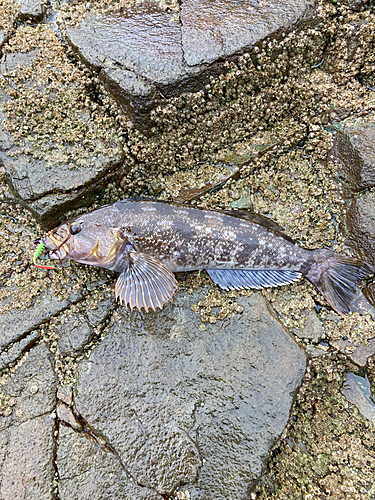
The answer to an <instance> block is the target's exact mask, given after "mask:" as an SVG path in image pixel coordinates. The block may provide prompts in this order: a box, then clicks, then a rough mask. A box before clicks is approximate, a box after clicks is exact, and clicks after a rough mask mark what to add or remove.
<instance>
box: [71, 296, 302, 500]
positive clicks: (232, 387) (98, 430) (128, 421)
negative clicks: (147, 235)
mask: <svg viewBox="0 0 375 500" xmlns="http://www.w3.org/2000/svg"><path fill="white" fill-rule="evenodd" d="M206 293H207V289H204V288H203V289H200V290H198V291H196V292H194V293H193V294H192V295H188V294H182V293H180V294H179V295H178V297H177V299H176V301H175V303H173V304H169V305H168V306H167V307H166V308H165V309H164V310H163V311H161V312H160V311H159V312H157V313H150V314H147V315H145V314H141V313H135V312H134V311H133V313H130V312H125V311H124V315H123V319H122V320H121V321H120V322H115V323H114V325H113V326H111V327H110V328H109V330H108V332H107V335H106V337H105V338H104V340H103V341H102V342H101V343H100V345H99V346H98V347H97V348H96V349H95V350H94V351H93V352H92V353H91V355H90V357H89V358H88V359H87V360H85V361H82V362H81V364H80V366H79V370H78V371H79V373H78V381H79V382H78V385H77V387H76V393H75V402H76V411H77V412H78V413H79V415H80V416H81V418H83V419H84V421H85V425H86V426H87V427H88V428H89V429H91V431H92V432H93V433H94V434H95V435H98V436H101V438H104V439H105V441H106V442H107V444H108V445H109V446H110V448H111V449H112V450H114V451H115V452H116V454H117V455H118V457H119V458H120V459H121V462H122V464H123V467H124V469H125V470H126V473H127V475H128V477H130V478H131V480H132V481H133V482H134V484H136V485H142V487H145V488H150V489H152V490H153V491H154V492H155V493H158V494H167V495H172V494H173V493H174V492H176V491H177V490H178V489H179V488H180V487H182V489H184V490H188V491H189V495H190V499H191V500H195V499H198V498H215V500H228V499H229V498H236V500H241V499H245V498H248V490H249V487H250V485H251V484H252V482H253V481H254V480H255V479H256V478H258V477H259V476H260V473H261V468H262V465H263V460H264V458H265V457H266V456H267V454H268V451H269V449H270V447H271V446H272V445H273V444H274V443H275V440H276V439H277V438H278V437H279V436H280V434H281V432H282V431H283V429H284V427H285V425H286V423H287V421H288V417H289V411H290V408H291V405H292V400H293V393H294V390H295V389H296V388H297V387H298V385H299V383H300V381H301V378H302V377H303V374H304V371H305V366H306V357H305V354H304V352H303V351H302V350H301V349H300V348H299V347H298V346H297V344H296V343H295V342H294V341H293V340H292V339H291V338H290V336H289V335H288V334H287V333H286V332H285V331H284V330H283V328H282V327H281V325H280V323H279V322H278V321H277V320H276V319H275V317H274V316H273V315H272V314H271V313H270V312H269V310H268V308H267V303H266V301H265V299H264V298H263V297H262V295H261V294H259V293H256V294H254V295H252V296H251V297H250V298H241V299H238V302H239V303H240V304H241V305H242V306H243V307H244V312H243V314H242V315H238V316H235V317H234V318H233V319H232V320H231V321H230V323H229V324H227V325H226V326H225V324H222V325H221V326H220V324H218V323H217V324H215V325H207V326H206V328H205V329H203V331H202V329H201V328H200V323H201V322H200V318H199V316H198V315H197V314H196V313H194V312H193V311H192V310H191V306H192V305H193V304H196V303H197V302H198V301H199V300H202V299H203V298H204V296H205V295H206ZM182 485H183V486H182ZM77 498H87V495H86V496H85V495H84V494H83V493H82V494H81V496H79V497H77Z"/></svg>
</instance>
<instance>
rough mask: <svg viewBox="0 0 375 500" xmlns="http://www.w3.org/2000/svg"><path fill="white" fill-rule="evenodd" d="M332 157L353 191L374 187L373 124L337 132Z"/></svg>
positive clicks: (349, 127)
mask: <svg viewBox="0 0 375 500" xmlns="http://www.w3.org/2000/svg"><path fill="white" fill-rule="evenodd" d="M332 157H333V159H334V160H335V161H336V162H337V164H338V166H339V174H340V175H342V176H343V177H344V178H345V180H346V181H347V182H349V183H350V185H351V186H352V188H353V189H356V190H362V189H366V188H369V187H373V186H375V124H355V125H352V126H346V127H345V129H344V130H343V131H339V132H337V134H336V136H335V140H334V144H333V149H332Z"/></svg>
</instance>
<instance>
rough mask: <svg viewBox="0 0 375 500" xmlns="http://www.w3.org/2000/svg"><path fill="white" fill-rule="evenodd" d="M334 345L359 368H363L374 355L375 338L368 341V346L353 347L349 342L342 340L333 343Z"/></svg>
mask: <svg viewBox="0 0 375 500" xmlns="http://www.w3.org/2000/svg"><path fill="white" fill-rule="evenodd" d="M336 345H337V347H338V348H339V349H340V351H341V352H342V353H343V354H345V355H346V356H347V357H348V358H349V359H350V360H351V361H353V363H355V364H356V365H358V366H360V367H361V368H364V367H365V366H366V365H367V361H368V359H369V358H370V357H371V356H373V355H374V354H375V338H373V339H369V341H368V345H366V344H361V345H359V346H353V344H352V343H351V342H350V341H349V340H343V339H340V340H337V341H335V346H336ZM353 348H354V350H353Z"/></svg>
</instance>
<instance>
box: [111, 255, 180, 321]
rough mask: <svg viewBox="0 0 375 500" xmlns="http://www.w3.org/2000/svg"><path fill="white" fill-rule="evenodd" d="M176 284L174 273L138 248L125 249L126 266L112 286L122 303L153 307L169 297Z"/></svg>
mask: <svg viewBox="0 0 375 500" xmlns="http://www.w3.org/2000/svg"><path fill="white" fill-rule="evenodd" d="M177 288H178V283H177V281H176V278H175V277H174V274H173V273H172V272H171V271H170V270H169V269H168V268H166V267H165V266H164V265H163V264H162V263H161V262H160V260H158V259H156V258H155V257H151V256H150V255H146V254H144V253H141V252H129V254H128V267H127V268H126V269H124V270H123V271H122V273H121V274H120V276H119V278H118V280H117V282H116V287H115V294H116V299H119V301H120V303H121V304H124V305H125V307H127V306H129V307H130V309H131V310H132V309H133V308H134V307H136V308H137V309H138V311H140V310H141V309H142V307H143V308H144V309H145V311H146V312H148V311H149V309H152V310H153V311H155V309H156V307H159V308H160V309H163V306H164V305H165V304H166V303H167V302H169V301H170V300H172V298H173V295H174V294H175V292H176V290H177Z"/></svg>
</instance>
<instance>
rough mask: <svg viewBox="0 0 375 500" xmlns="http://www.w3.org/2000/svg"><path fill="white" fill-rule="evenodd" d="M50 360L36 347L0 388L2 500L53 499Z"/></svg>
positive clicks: (41, 347)
mask: <svg viewBox="0 0 375 500" xmlns="http://www.w3.org/2000/svg"><path fill="white" fill-rule="evenodd" d="M56 386H57V383H56V375H55V372H54V367H53V359H52V356H51V354H50V352H49V351H48V349H47V347H46V346H45V344H43V343H41V344H39V345H38V346H36V347H35V348H34V349H32V351H31V352H30V353H29V355H28V357H27V358H25V359H24V360H23V363H22V365H21V366H20V367H18V369H16V372H15V374H14V375H12V376H10V377H9V379H8V380H7V381H6V383H5V385H3V386H2V404H1V413H0V468H1V478H2V480H1V485H0V498H1V499H2V500H18V499H19V500H21V499H22V500H35V499H36V498H38V500H39V499H40V500H52V498H54V491H53V490H54V485H53V481H54V477H55V471H54V464H53V455H54V449H55V445H54V437H53V436H54V431H55V420H54V418H53V415H52V412H53V410H54V408H55V405H56Z"/></svg>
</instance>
